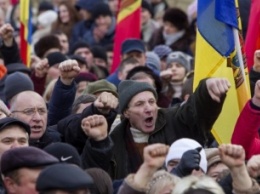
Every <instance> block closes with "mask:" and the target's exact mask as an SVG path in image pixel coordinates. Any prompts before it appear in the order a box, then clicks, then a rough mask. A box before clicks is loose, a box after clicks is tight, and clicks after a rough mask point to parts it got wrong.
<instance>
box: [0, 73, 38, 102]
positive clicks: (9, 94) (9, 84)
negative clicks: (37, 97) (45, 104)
mask: <svg viewBox="0 0 260 194" xmlns="http://www.w3.org/2000/svg"><path fill="white" fill-rule="evenodd" d="M23 91H34V85H33V82H32V80H31V78H30V77H29V76H28V75H25V74H24V73H21V72H15V73H12V74H11V75H8V76H7V77H6V79H5V87H4V94H5V98H6V100H7V102H8V101H9V100H11V99H12V98H13V97H14V96H15V95H17V94H19V93H21V92H23Z"/></svg>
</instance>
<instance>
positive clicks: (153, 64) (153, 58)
mask: <svg viewBox="0 0 260 194" xmlns="http://www.w3.org/2000/svg"><path fill="white" fill-rule="evenodd" d="M145 55H146V66H147V67H149V68H150V69H152V70H153V71H155V72H156V71H157V72H158V71H160V69H161V68H160V58H159V57H158V55H156V54H155V53H154V52H146V53H145ZM157 72H156V73H157Z"/></svg>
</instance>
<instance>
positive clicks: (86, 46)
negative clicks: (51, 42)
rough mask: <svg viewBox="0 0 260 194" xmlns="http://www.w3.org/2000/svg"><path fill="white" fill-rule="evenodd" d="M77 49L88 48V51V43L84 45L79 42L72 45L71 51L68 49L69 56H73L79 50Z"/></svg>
mask: <svg viewBox="0 0 260 194" xmlns="http://www.w3.org/2000/svg"><path fill="white" fill-rule="evenodd" d="M79 48H88V49H89V48H90V47H89V45H88V43H86V42H84V41H82V40H80V41H78V42H75V43H74V44H73V45H72V47H71V49H70V54H71V55H73V54H75V51H76V50H77V49H79Z"/></svg>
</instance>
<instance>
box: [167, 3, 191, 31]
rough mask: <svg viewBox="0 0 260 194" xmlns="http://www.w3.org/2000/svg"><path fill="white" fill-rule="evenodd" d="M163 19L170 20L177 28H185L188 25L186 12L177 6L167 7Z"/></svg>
mask: <svg viewBox="0 0 260 194" xmlns="http://www.w3.org/2000/svg"><path fill="white" fill-rule="evenodd" d="M163 21H164V22H170V23H171V24H173V25H174V26H175V27H176V28H178V29H179V30H183V29H187V28H188V26H189V22H188V17H187V15H186V13H185V12H184V11H182V10H181V9H179V8H170V9H168V10H167V11H166V12H165V14H164V16H163Z"/></svg>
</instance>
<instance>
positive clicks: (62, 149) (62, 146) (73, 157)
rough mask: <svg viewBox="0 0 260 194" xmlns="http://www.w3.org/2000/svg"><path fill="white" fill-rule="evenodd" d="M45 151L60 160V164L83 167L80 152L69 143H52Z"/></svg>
mask: <svg viewBox="0 0 260 194" xmlns="http://www.w3.org/2000/svg"><path fill="white" fill-rule="evenodd" d="M44 151H46V152H47V153H49V154H51V155H52V156H54V157H56V158H58V159H59V161H60V162H63V163H70V164H75V165H77V166H79V167H81V159H80V156H79V153H78V151H77V150H76V148H74V147H73V146H72V145H70V144H67V143H61V142H57V143H52V144H50V145H48V146H46V147H45V148H44Z"/></svg>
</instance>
